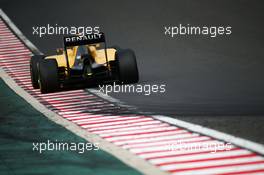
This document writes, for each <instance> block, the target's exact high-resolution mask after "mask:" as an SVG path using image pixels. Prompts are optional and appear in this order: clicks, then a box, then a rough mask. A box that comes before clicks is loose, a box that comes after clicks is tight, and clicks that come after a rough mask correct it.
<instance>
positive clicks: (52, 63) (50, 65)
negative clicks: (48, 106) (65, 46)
mask: <svg viewBox="0 0 264 175" xmlns="http://www.w3.org/2000/svg"><path fill="white" fill-rule="evenodd" d="M39 87H40V91H41V93H50V92H56V91H58V90H59V87H60V84H59V74H58V64H57V61H56V59H46V60H45V59H44V60H42V61H41V62H39Z"/></svg>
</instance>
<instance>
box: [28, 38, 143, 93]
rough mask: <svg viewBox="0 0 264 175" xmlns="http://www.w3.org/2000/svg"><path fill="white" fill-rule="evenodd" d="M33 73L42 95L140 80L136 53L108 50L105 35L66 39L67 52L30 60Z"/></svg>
mask: <svg viewBox="0 0 264 175" xmlns="http://www.w3.org/2000/svg"><path fill="white" fill-rule="evenodd" d="M30 73H31V82H32V86H33V88H34V89H38V88H40V91H41V93H50V92H56V91H60V90H63V89H65V88H66V89H67V88H70V87H77V88H79V87H82V88H83V87H89V86H91V85H98V84H105V83H111V82H117V83H125V84H127V83H137V82H138V79H139V76H138V68H137V62H136V56H135V53H134V52H133V51H132V50H130V49H120V48H119V47H111V48H107V47H106V41H105V36H104V34H103V33H98V34H88V35H83V36H78V35H75V36H66V37H64V49H57V55H52V56H44V55H35V56H32V57H31V60H30Z"/></svg>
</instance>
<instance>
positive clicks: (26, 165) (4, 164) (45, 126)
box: [0, 79, 140, 175]
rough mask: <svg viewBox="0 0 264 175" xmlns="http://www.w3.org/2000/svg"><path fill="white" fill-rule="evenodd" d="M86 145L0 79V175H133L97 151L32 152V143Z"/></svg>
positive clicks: (112, 159)
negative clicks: (50, 142) (48, 141)
mask: <svg viewBox="0 0 264 175" xmlns="http://www.w3.org/2000/svg"><path fill="white" fill-rule="evenodd" d="M47 140H50V141H54V142H55V141H56V140H57V141H58V142H75V143H80V142H81V143H83V142H86V141H85V140H84V139H82V138H80V137H78V136H76V135H75V134H73V133H71V132H70V131H68V130H66V129H65V128H63V127H61V126H59V125H57V124H55V123H53V122H52V121H50V120H48V119H47V118H46V117H45V116H43V114H41V113H40V112H38V111H37V110H35V109H34V108H33V107H32V106H31V105H29V104H28V103H27V102H26V101H24V100H23V99H22V98H21V97H19V96H18V95H17V94H15V93H14V92H13V91H12V90H10V89H9V88H8V86H7V85H6V84H5V83H4V82H3V80H1V79H0V160H1V163H0V174H1V175H5V174H27V175H31V174H32V175H33V174H43V175H44V174H49V175H51V174H63V175H68V174H69V175H72V174H74V175H78V174H87V175H90V174H91V175H121V174H125V175H128V174H129V175H137V174H140V173H139V172H138V171H136V170H134V169H132V168H131V167H129V166H127V165H126V164H124V163H122V162H121V161H119V160H118V159H117V158H115V157H113V156H111V155H110V154H108V153H106V152H104V151H102V150H99V151H85V152H84V153H83V154H79V153H77V152H76V151H46V152H44V153H42V154H39V153H38V152H37V151H33V150H32V149H33V145H32V143H33V142H47Z"/></svg>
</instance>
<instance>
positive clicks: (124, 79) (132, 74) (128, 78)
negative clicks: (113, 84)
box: [116, 49, 139, 84]
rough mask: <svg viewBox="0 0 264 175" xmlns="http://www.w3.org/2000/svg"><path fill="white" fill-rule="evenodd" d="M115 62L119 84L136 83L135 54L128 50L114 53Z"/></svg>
mask: <svg viewBox="0 0 264 175" xmlns="http://www.w3.org/2000/svg"><path fill="white" fill-rule="evenodd" d="M116 62H117V69H118V77H119V82H120V83H125V84H127V83H137V82H138V79H139V78H138V77H139V76H138V67H137V61H136V56H135V53H134V52H133V51H132V50H130V49H126V50H120V51H117V52H116Z"/></svg>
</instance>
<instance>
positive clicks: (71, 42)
mask: <svg viewBox="0 0 264 175" xmlns="http://www.w3.org/2000/svg"><path fill="white" fill-rule="evenodd" d="M100 42H105V36H104V34H103V33H97V34H95V33H94V34H87V35H83V36H78V35H75V36H66V37H64V45H65V46H66V47H67V46H79V45H87V44H94V43H100Z"/></svg>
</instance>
